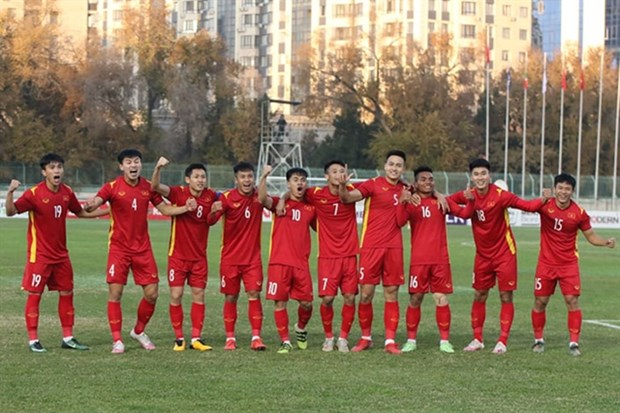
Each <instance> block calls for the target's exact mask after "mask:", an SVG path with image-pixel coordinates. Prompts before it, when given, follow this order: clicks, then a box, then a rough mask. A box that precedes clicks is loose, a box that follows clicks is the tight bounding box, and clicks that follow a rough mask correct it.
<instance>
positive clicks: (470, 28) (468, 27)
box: [461, 24, 476, 39]
mask: <svg viewBox="0 0 620 413" xmlns="http://www.w3.org/2000/svg"><path fill="white" fill-rule="evenodd" d="M461 37H462V38H463V39H475V38H476V26H475V25H473V24H462V25H461Z"/></svg>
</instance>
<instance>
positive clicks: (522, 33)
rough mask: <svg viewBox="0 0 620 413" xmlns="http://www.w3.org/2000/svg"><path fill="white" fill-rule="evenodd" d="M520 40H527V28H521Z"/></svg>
mask: <svg viewBox="0 0 620 413" xmlns="http://www.w3.org/2000/svg"><path fill="white" fill-rule="evenodd" d="M519 40H527V30H526V29H521V30H519Z"/></svg>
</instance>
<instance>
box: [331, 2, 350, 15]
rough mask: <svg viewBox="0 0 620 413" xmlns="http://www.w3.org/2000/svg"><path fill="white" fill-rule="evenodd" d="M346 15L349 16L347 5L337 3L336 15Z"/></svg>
mask: <svg viewBox="0 0 620 413" xmlns="http://www.w3.org/2000/svg"><path fill="white" fill-rule="evenodd" d="M346 16H347V9H346V6H345V5H344V4H337V5H336V6H335V7H334V17H346Z"/></svg>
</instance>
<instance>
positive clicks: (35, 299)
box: [24, 294, 41, 340]
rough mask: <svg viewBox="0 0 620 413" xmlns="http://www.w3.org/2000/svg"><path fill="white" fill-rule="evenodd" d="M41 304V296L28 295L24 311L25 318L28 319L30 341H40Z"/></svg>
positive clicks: (27, 327) (27, 326)
mask: <svg viewBox="0 0 620 413" xmlns="http://www.w3.org/2000/svg"><path fill="white" fill-rule="evenodd" d="M40 302H41V294H28V298H27V299H26V308H25V309H24V317H25V319H26V329H27V330H28V339H29V340H36V339H38V338H39V337H38V328H39V303H40Z"/></svg>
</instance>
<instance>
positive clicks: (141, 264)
mask: <svg viewBox="0 0 620 413" xmlns="http://www.w3.org/2000/svg"><path fill="white" fill-rule="evenodd" d="M130 268H131V272H132V273H133V280H134V282H135V283H136V285H149V284H156V283H158V282H159V278H158V277H157V264H156V263H155V257H153V250H151V249H149V250H148V251H144V252H142V253H140V254H130V253H126V252H120V251H110V252H109V253H108V267H107V274H106V282H107V283H108V284H123V285H126V284H127V278H128V277H129V269H130Z"/></svg>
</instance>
